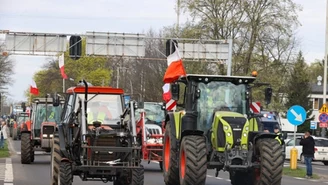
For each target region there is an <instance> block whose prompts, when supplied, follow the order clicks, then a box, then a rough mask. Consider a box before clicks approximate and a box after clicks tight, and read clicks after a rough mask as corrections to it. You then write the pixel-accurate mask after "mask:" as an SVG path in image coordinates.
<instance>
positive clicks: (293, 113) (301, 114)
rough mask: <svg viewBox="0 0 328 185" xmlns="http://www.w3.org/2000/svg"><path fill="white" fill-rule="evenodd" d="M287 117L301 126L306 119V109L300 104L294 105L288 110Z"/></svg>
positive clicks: (291, 122)
mask: <svg viewBox="0 0 328 185" xmlns="http://www.w3.org/2000/svg"><path fill="white" fill-rule="evenodd" d="M287 119H288V121H289V123H290V124H292V125H294V126H299V125H302V124H303V123H304V121H305V120H306V111H305V109H304V108H303V107H301V106H299V105H294V106H292V107H291V108H289V110H288V111H287Z"/></svg>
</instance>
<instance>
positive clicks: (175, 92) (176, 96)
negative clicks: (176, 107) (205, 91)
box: [171, 83, 180, 101]
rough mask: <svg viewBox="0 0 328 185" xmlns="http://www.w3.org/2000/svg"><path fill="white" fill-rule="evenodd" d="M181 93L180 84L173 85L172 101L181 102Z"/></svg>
mask: <svg viewBox="0 0 328 185" xmlns="http://www.w3.org/2000/svg"><path fill="white" fill-rule="evenodd" d="M179 92H180V86H179V84H177V83H176V84H171V94H172V99H173V100H176V101H178V100H179Z"/></svg>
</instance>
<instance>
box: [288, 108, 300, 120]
mask: <svg viewBox="0 0 328 185" xmlns="http://www.w3.org/2000/svg"><path fill="white" fill-rule="evenodd" d="M290 112H291V113H292V114H293V115H294V116H295V121H299V122H303V118H302V114H297V113H296V112H295V110H294V109H292V110H291V111H290Z"/></svg>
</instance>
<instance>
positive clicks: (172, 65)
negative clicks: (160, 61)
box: [163, 46, 186, 83]
mask: <svg viewBox="0 0 328 185" xmlns="http://www.w3.org/2000/svg"><path fill="white" fill-rule="evenodd" d="M167 65H168V67H167V69H166V72H165V75H164V78H163V81H164V83H171V82H174V81H176V80H178V79H179V78H180V77H181V76H186V71H185V69H184V67H183V63H182V59H181V57H180V54H179V49H178V47H176V46H175V52H174V53H172V54H171V55H170V56H168V57H167Z"/></svg>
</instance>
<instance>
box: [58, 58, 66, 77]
mask: <svg viewBox="0 0 328 185" xmlns="http://www.w3.org/2000/svg"><path fill="white" fill-rule="evenodd" d="M58 62H59V69H60V73H61V75H62V77H63V79H67V75H66V73H65V69H64V53H63V54H62V55H61V56H60V57H59V59H58Z"/></svg>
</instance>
